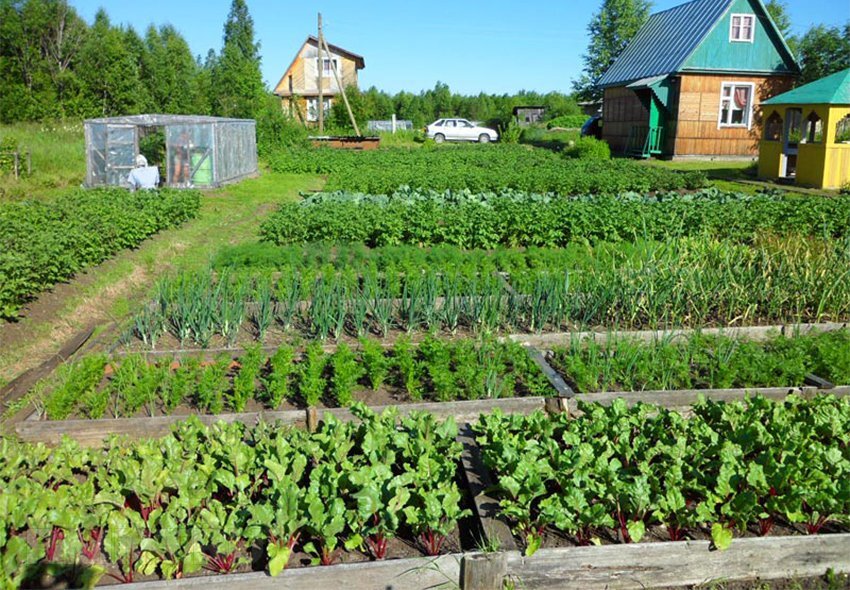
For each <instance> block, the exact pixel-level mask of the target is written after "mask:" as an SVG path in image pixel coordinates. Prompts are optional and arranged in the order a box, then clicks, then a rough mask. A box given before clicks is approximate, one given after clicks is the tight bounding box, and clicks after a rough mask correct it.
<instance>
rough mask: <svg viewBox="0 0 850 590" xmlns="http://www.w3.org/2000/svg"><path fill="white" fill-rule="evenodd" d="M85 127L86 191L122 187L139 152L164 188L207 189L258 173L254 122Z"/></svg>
mask: <svg viewBox="0 0 850 590" xmlns="http://www.w3.org/2000/svg"><path fill="white" fill-rule="evenodd" d="M84 125H85V137H86V186H87V187H101V186H127V176H128V175H129V173H130V170H132V169H133V168H134V167H135V161H136V156H137V155H139V154H140V153H142V154H144V155H145V156H146V157H147V159H148V163H149V165H151V166H158V167H159V170H160V183H161V185H162V186H167V187H173V188H190V187H197V188H211V187H217V186H221V185H223V184H228V183H231V182H236V181H239V180H241V179H243V178H246V177H249V176H254V175H256V174H257V134H256V122H255V121H254V120H253V119H226V118H222V117H208V116H201V115H130V116H126V117H104V118H100V119H87V120H86V121H85V124H84ZM146 152H147V153H146Z"/></svg>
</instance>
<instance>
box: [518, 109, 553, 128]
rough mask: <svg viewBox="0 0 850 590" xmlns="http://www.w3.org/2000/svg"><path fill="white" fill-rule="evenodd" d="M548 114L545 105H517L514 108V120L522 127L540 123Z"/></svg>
mask: <svg viewBox="0 0 850 590" xmlns="http://www.w3.org/2000/svg"><path fill="white" fill-rule="evenodd" d="M545 114H546V107H544V106H516V107H514V108H513V115H514V120H515V121H516V122H517V125H519V126H520V127H528V126H529V125H532V124H534V123H539V122H540V121H541V120H542V119H543V115H545Z"/></svg>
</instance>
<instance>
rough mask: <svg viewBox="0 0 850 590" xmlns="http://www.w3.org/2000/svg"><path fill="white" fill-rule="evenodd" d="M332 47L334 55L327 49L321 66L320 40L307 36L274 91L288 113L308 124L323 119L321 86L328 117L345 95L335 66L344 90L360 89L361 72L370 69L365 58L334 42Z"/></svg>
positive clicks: (323, 54)
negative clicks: (340, 98)
mask: <svg viewBox="0 0 850 590" xmlns="http://www.w3.org/2000/svg"><path fill="white" fill-rule="evenodd" d="M328 48H329V49H330V50H331V52H330V55H328V53H327V52H326V51H325V50H324V48H323V49H322V63H321V64H319V40H318V39H317V38H316V37H314V36H312V35H310V36H309V37H307V40H306V41H304V44H303V45H302V46H301V49H299V50H298V53H296V54H295V58H294V59H293V60H292V63H291V64H289V67H288V68H287V69H286V71H285V72H284V73H283V76H282V77H281V78H280V82H278V83H277V86H275V89H274V93H275V94H276V95H278V96H279V97H280V99H281V103H282V106H283V108H284V110H286V111H287V112H289V113H290V114H291V115H292V116H294V117H298V118H299V119H301V120H302V121H304V122H305V123H312V122H315V121H318V119H319V84H320V83H321V85H322V98H323V102H324V108H325V115H327V114H328V112H329V111H330V108H331V105H333V103H334V101H335V100H337V98H338V96H339V95H340V94H341V92H342V89H341V88H340V86H339V84H338V83H337V80H336V77H335V76H334V72H333V67H334V66H336V69H337V71H338V72H339V75H340V78H341V82H342V86H343V87H348V86H357V72H358V71H360V70H362V69H363V68H365V67H366V62H365V60H364V59H363V57H362V56H360V55H357V54H356V53H352V52H350V51H348V50H345V49H343V48H342V47H338V46H337V45H333V44H330V43H329V44H328ZM320 70H321V76H319V71H320Z"/></svg>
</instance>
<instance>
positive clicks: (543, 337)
mask: <svg viewBox="0 0 850 590" xmlns="http://www.w3.org/2000/svg"><path fill="white" fill-rule="evenodd" d="M847 327H848V323H847V322H822V323H802V324H793V323H792V324H776V325H771V326H729V327H723V328H671V329H666V330H609V331H599V330H589V331H583V332H545V333H542V334H509V335H507V336H505V338H506V339H508V340H513V341H514V342H519V343H520V344H527V345H530V346H536V347H540V348H548V347H551V346H559V345H560V346H564V345H568V344H569V343H570V341H571V340H572V339H579V340H584V339H587V338H592V339H593V340H594V341H595V342H599V343H604V342H606V341H607V340H609V339H619V338H631V339H635V340H642V341H649V340H654V339H659V338H681V337H687V336H690V335H692V334H694V333H695V332H699V333H701V334H704V335H706V336H728V337H730V338H741V339H742V340H751V341H753V342H762V341H764V340H766V339H768V338H769V337H771V336H772V335H774V334H776V333H779V334H783V335H786V336H790V335H793V334H796V333H799V334H816V333H820V332H834V331H836V330H841V329H843V328H847Z"/></svg>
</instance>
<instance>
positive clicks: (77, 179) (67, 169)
mask: <svg viewBox="0 0 850 590" xmlns="http://www.w3.org/2000/svg"><path fill="white" fill-rule="evenodd" d="M5 138H9V139H10V140H11V141H12V142H14V143H15V145H17V147H18V150H20V151H21V152H27V151H29V152H30V153H31V155H32V174H31V175H29V176H27V175H24V176H23V177H21V178H20V179H18V180H16V179H15V177H14V176H13V175H12V174H10V173H7V174H3V173H0V202H3V201H16V200H20V199H24V198H36V199H49V198H51V197H52V196H54V195H56V194H58V193H59V192H61V190H62V189H66V188H68V187H74V186H79V185H80V184H82V182H83V180H84V179H85V174H86V154H85V138H84V136H83V124H82V122H76V121H67V122H54V123H49V122H45V123H16V124H14V125H0V139H5Z"/></svg>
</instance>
